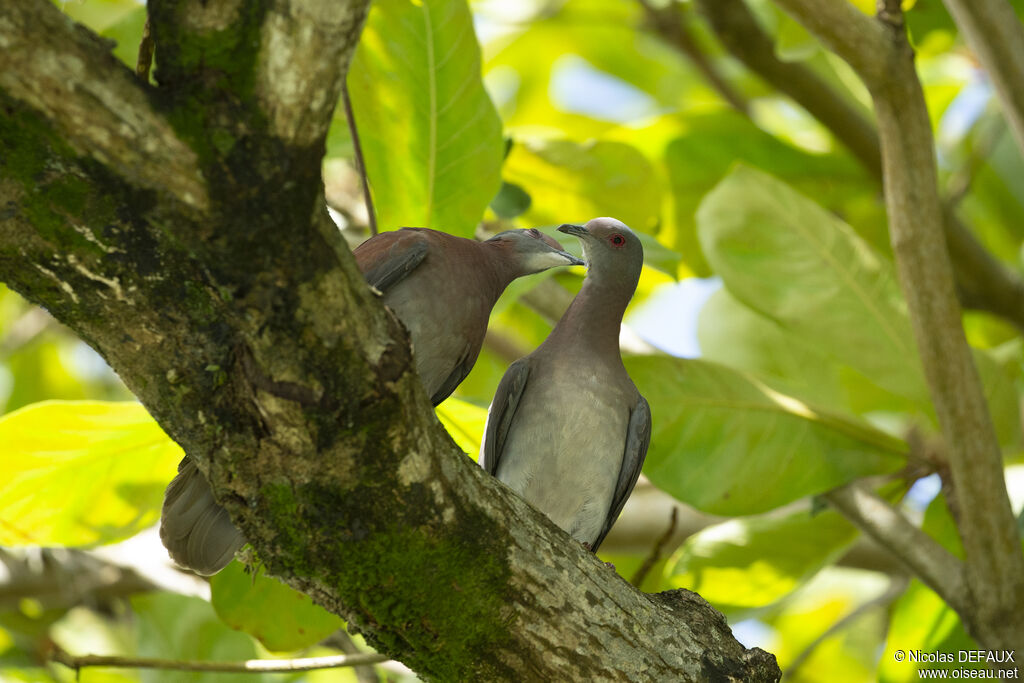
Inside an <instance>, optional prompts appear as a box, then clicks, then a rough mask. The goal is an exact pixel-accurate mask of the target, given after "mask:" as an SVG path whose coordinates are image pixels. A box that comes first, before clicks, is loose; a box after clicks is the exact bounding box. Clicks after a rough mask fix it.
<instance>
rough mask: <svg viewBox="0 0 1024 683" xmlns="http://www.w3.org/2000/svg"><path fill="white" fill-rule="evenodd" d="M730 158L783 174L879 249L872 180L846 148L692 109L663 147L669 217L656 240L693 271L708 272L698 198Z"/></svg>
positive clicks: (880, 226)
mask: <svg viewBox="0 0 1024 683" xmlns="http://www.w3.org/2000/svg"><path fill="white" fill-rule="evenodd" d="M736 161H741V162H743V163H746V164H750V165H751V166H754V167H756V168H760V169H763V170H765V171H769V172H771V173H772V174H774V175H776V176H778V177H780V178H783V179H785V180H786V181H787V182H790V183H793V185H794V186H795V187H797V188H799V189H800V190H801V191H803V192H806V193H808V194H810V195H811V196H813V197H815V198H816V199H817V200H818V201H819V202H821V203H822V204H824V205H825V206H827V207H828V208H830V209H833V210H836V211H841V212H842V213H843V215H845V216H848V217H849V218H850V220H851V221H853V222H854V223H855V224H856V225H857V227H858V229H860V230H862V231H863V232H864V233H865V234H867V235H868V238H869V239H870V240H871V242H872V244H875V245H876V246H878V247H881V248H885V245H887V239H888V237H887V235H886V232H885V222H884V214H883V213H882V210H881V208H880V206H879V203H878V201H877V198H876V196H877V189H876V188H875V185H874V181H873V180H872V179H871V178H870V177H869V176H868V175H867V174H866V173H865V172H864V171H863V169H861V168H860V166H858V165H857V163H856V162H855V161H853V160H852V159H851V158H850V157H849V156H848V155H845V154H839V153H832V154H811V153H809V152H806V151H804V150H801V149H798V148H797V147H794V146H792V145H789V144H787V143H785V142H782V141H780V140H779V139H778V138H775V137H773V136H772V135H769V134H768V133H766V132H764V131H763V130H761V129H759V128H758V127H757V126H755V125H754V124H753V123H751V122H750V120H749V119H747V118H745V117H742V116H739V115H738V114H733V113H728V112H715V113H714V114H713V115H706V116H691V117H689V118H688V119H687V130H686V132H685V133H684V134H683V135H681V136H679V137H677V138H676V139H674V140H672V142H670V143H669V145H668V147H667V148H666V149H665V166H666V168H667V170H668V177H669V183H670V187H671V189H672V203H673V221H672V223H671V224H670V225H668V226H667V230H666V233H665V234H664V235H662V236H661V237H662V239H663V240H664V241H665V242H666V244H668V245H670V246H671V247H673V248H674V249H675V250H677V251H679V252H680V253H681V254H683V258H684V260H685V262H686V263H687V265H688V266H689V267H690V268H691V269H692V270H693V272H694V273H695V274H697V275H701V276H706V275H708V274H709V273H710V270H709V267H708V264H707V261H706V260H705V255H704V253H703V251H702V248H701V244H700V243H699V242H698V240H697V224H696V222H695V213H696V211H697V206H698V205H699V204H700V202H701V199H702V198H703V197H704V196H705V195H706V194H707V193H708V191H710V190H711V189H712V188H713V187H714V186H715V183H717V182H719V181H720V180H721V179H722V178H723V177H724V176H725V175H726V173H727V172H728V171H729V169H730V168H731V167H732V165H733V164H734V163H735V162H736Z"/></svg>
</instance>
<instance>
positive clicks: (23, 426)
mask: <svg viewBox="0 0 1024 683" xmlns="http://www.w3.org/2000/svg"><path fill="white" fill-rule="evenodd" d="M0 450H2V452H3V454H4V457H3V459H2V460H0V482H3V484H0V545H10V546H20V545H64V546H91V545H97V544H102V543H110V542H113V541H118V540H122V539H124V538H128V537H129V536H132V535H133V534H135V533H137V532H138V531H140V530H142V529H144V528H146V527H147V526H149V525H151V524H153V523H154V522H155V521H156V520H157V518H158V517H159V514H160V504H161V501H162V500H163V492H164V488H165V487H166V486H167V482H169V481H170V480H171V478H172V477H173V476H174V473H175V471H176V466H177V463H178V461H179V460H181V458H182V455H183V453H182V450H181V448H180V447H178V445H177V444H176V443H174V442H173V441H171V440H170V439H169V438H168V437H167V435H166V434H164V432H163V430H161V429H160V427H159V426H158V425H157V423H156V422H155V421H154V420H153V418H152V417H150V416H149V413H147V412H146V409H145V408H143V407H142V406H141V405H140V404H138V403H127V402H126V403H111V402H103V401H44V402H42V403H34V404H32V405H29V406H25V407H24V408H22V409H20V410H17V411H15V412H13V413H10V414H8V415H5V416H3V417H2V418H0Z"/></svg>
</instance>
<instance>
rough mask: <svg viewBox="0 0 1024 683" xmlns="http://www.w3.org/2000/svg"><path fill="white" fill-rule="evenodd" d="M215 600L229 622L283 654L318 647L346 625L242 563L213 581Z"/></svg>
mask: <svg viewBox="0 0 1024 683" xmlns="http://www.w3.org/2000/svg"><path fill="white" fill-rule="evenodd" d="M210 602H211V603H212V604H213V608H214V609H215V610H216V611H217V616H218V617H220V619H221V621H223V622H224V623H225V624H227V625H228V626H230V627H231V628H234V629H237V630H239V631H245V632H246V633H248V634H249V635H251V636H254V637H255V638H256V639H257V640H259V641H260V642H261V643H263V644H264V645H265V646H266V647H267V649H268V650H274V651H277V652H284V651H289V650H298V649H300V648H304V647H309V646H310V645H315V644H317V643H319V642H320V641H321V640H323V639H324V638H326V637H327V636H329V635H331V634H332V633H334V632H335V631H337V630H338V629H339V628H342V627H343V626H344V622H343V621H342V620H341V617H338V616H335V615H333V614H331V613H330V612H328V611H327V610H325V609H324V608H323V607H321V606H320V605H315V604H313V601H312V600H311V599H310V597H309V596H308V595H305V594H303V593H300V592H298V591H297V590H295V589H294V588H291V587H290V586H287V585H285V584H283V583H281V582H280V581H278V580H277V579H272V578H270V577H269V576H264V575H263V574H262V573H258V574H257V575H255V576H253V575H252V574H250V573H248V572H247V571H246V568H245V565H243V564H242V563H241V562H237V561H235V562H232V563H231V564H229V565H228V566H227V567H225V568H224V569H223V570H222V571H221V572H219V573H217V574H216V575H214V576H213V577H212V578H211V579H210Z"/></svg>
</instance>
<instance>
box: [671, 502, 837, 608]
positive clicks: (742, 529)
mask: <svg viewBox="0 0 1024 683" xmlns="http://www.w3.org/2000/svg"><path fill="white" fill-rule="evenodd" d="M856 538H857V530H856V529H855V528H854V527H853V525H852V524H850V523H849V522H847V521H846V520H845V519H843V517H842V516H840V515H839V514H838V513H836V512H835V511H832V510H826V511H824V512H822V513H820V514H817V515H814V516H812V515H811V513H810V512H809V511H807V510H803V511H800V512H796V513H793V514H789V515H786V516H783V517H780V516H778V515H772V516H764V517H749V518H745V519H733V520H729V521H727V522H722V523H720V524H715V525H714V526H710V527H707V528H705V529H703V530H701V531H699V532H698V533H696V534H694V535H693V536H691V537H689V538H688V539H686V541H685V542H684V543H683V545H682V546H681V547H680V548H679V550H677V551H676V553H675V555H674V556H673V557H672V559H671V560H669V563H668V566H667V567H666V572H665V579H666V582H667V583H668V584H670V585H671V587H673V588H688V589H690V590H692V591H696V592H697V593H700V595H701V597H703V598H704V599H705V600H707V601H708V602H710V603H711V604H712V605H714V607H715V608H716V609H719V610H722V611H724V612H725V613H726V614H728V615H730V616H733V617H738V616H741V615H743V614H744V613H746V612H749V611H750V610H754V609H757V608H761V607H766V606H768V605H771V604H772V603H775V602H777V601H779V600H781V599H782V598H784V597H786V596H787V595H789V594H790V593H792V592H793V591H794V590H796V589H797V588H799V587H800V586H801V585H803V584H804V583H805V582H807V581H808V580H809V579H810V578H811V577H812V576H814V575H815V574H816V573H817V572H818V570H820V569H821V568H822V567H824V566H826V565H828V564H831V563H832V562H833V561H835V560H836V559H837V558H838V557H839V556H840V555H842V554H843V552H844V551H845V550H846V549H847V548H848V547H849V545H850V544H851V543H853V541H854V540H855V539H856Z"/></svg>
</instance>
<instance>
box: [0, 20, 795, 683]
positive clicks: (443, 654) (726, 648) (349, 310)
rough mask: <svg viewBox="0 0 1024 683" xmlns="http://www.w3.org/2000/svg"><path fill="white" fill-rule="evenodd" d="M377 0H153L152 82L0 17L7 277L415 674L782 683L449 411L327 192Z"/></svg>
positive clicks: (323, 595)
mask: <svg viewBox="0 0 1024 683" xmlns="http://www.w3.org/2000/svg"><path fill="white" fill-rule="evenodd" d="M367 4H368V2H367V0H352V1H350V2H347V3H344V4H339V3H335V2H331V1H330V0H319V1H318V0H305V1H304V0H263V1H261V2H252V3H246V2H241V1H240V0H234V1H230V0H224V1H222V2H203V1H202V0H191V1H188V0H186V1H180V2H176V1H173V0H151V2H150V3H149V6H148V7H149V12H150V26H151V30H152V35H153V38H154V42H155V45H156V63H157V69H156V72H155V79H156V82H157V83H158V87H151V86H149V85H148V84H146V83H144V82H143V81H141V80H140V79H136V78H135V77H134V76H133V75H132V72H131V71H130V70H129V69H127V68H126V67H124V66H123V65H121V64H120V63H118V62H117V61H116V60H115V59H114V57H113V56H112V55H111V54H110V52H109V46H108V45H106V44H105V43H104V42H103V41H101V40H100V39H98V38H97V37H96V36H94V35H92V34H91V33H89V32H88V31H87V30H85V29H83V28H82V27H79V26H76V25H74V24H73V23H71V22H70V21H69V20H67V19H66V18H65V17H64V16H63V15H61V13H60V12H59V11H58V10H57V9H56V8H55V7H53V5H51V4H50V3H48V2H46V1H45V0H39V1H38V2H29V1H28V0H15V1H14V2H9V3H4V4H3V5H2V6H0V47H2V49H0V207H2V208H0V278H2V279H3V280H4V281H5V282H6V283H7V284H8V285H9V286H10V287H12V288H13V289H15V290H16V291H18V292H20V293H21V294H23V295H24V296H26V297H27V298H29V299H30V300H32V301H34V302H36V303H38V304H40V305H43V306H45V307H46V308H48V309H49V310H50V311H51V312H52V313H53V315H54V316H55V317H56V318H57V319H59V320H61V321H62V322H64V323H65V324H67V325H68V326H69V327H70V328H71V329H73V330H74V331H75V332H77V333H78V334H79V335H80V336H81V337H82V338H83V339H84V340H86V341H87V342H88V343H89V344H90V345H92V346H93V347H94V348H95V349H97V350H98V351H99V352H100V353H101V354H102V355H103V356H104V358H106V360H107V361H108V363H109V364H110V365H111V367H113V368H114V369H115V370H116V371H117V372H118V373H119V374H120V375H121V377H122V379H123V380H124V381H125V383H126V384H127V385H128V386H129V388H131V389H132V391H134V392H135V394H136V395H137V396H138V397H139V399H140V400H141V401H142V402H143V404H145V405H146V407H147V408H148V409H149V411H150V412H151V413H152V415H153V416H154V417H155V418H156V419H157V421H158V422H159V423H160V424H161V426H162V427H163V428H164V429H165V430H166V431H167V433H168V434H169V435H170V436H171V437H172V438H173V439H174V440H175V441H177V442H178V443H179V444H181V445H182V446H183V448H184V449H185V451H186V452H187V453H188V454H189V455H190V456H191V457H192V458H193V459H195V461H196V462H197V464H198V465H199V466H200V468H201V469H203V471H204V472H206V473H207V475H208V477H209V479H210V481H211V484H212V487H213V490H214V492H215V495H216V497H217V499H218V500H219V502H221V504H222V505H224V506H225V507H226V508H227V509H228V510H229V511H230V513H231V515H232V519H233V520H234V521H235V523H236V524H237V525H238V526H239V527H240V528H241V529H242V531H243V532H244V533H245V535H246V537H247V538H248V539H249V541H250V542H251V543H252V545H253V546H254V548H255V549H256V551H257V552H258V554H259V556H260V558H261V559H262V560H263V561H264V562H265V563H266V566H267V568H268V570H269V571H270V572H271V573H273V574H275V575H277V576H279V577H281V578H282V579H284V580H285V581H287V582H288V583H289V584H291V585H292V586H295V587H296V588H298V589H300V590H303V591H305V592H307V593H309V594H310V595H312V596H313V597H314V599H315V600H316V601H317V602H319V603H320V604H322V605H324V606H325V607H327V608H328V609H329V610H331V611H333V612H335V613H337V614H339V615H341V616H343V617H344V618H345V619H347V620H348V621H349V623H350V624H351V625H353V626H355V627H357V628H359V629H360V630H361V631H362V632H363V633H364V634H365V635H366V637H367V639H368V641H369V642H370V643H371V644H373V645H374V646H375V647H377V648H378V649H379V650H381V651H382V652H384V653H386V654H388V655H390V656H392V657H395V658H397V659H399V660H401V661H403V662H405V663H406V664H407V665H409V666H410V667H412V668H413V669H415V670H416V671H417V672H419V673H420V674H421V675H422V676H423V677H424V678H427V679H440V680H465V679H479V680H524V679H538V678H539V679H552V680H577V679H580V680H626V679H629V680H636V679H651V680H737V681H738V680H743V681H761V680H765V681H767V680H777V679H778V677H779V670H778V666H777V665H776V663H775V659H774V657H772V656H771V655H769V654H767V653H765V652H763V651H761V650H758V649H756V648H755V649H753V650H746V649H745V648H743V646H742V645H740V644H739V643H738V642H737V641H736V640H735V639H734V638H733V637H732V634H731V632H730V631H729V629H728V626H727V625H726V623H725V621H724V618H722V617H721V615H720V614H718V613H717V612H715V611H714V610H713V609H711V607H710V606H709V605H707V603H705V602H704V601H703V600H701V599H700V598H699V597H697V596H695V595H694V594H691V593H688V592H686V591H673V592H670V593H667V594H659V595H646V594H643V593H641V592H639V591H637V590H635V589H633V588H632V587H631V586H630V585H629V584H628V583H627V582H626V581H624V580H623V579H621V578H620V577H619V576H618V575H617V574H616V573H615V572H614V571H612V570H611V569H609V568H607V567H606V566H604V565H603V564H602V563H600V562H599V561H598V560H597V559H596V558H595V557H594V556H593V555H592V554H590V553H588V552H585V551H584V550H583V549H582V548H581V547H580V546H579V544H577V543H574V542H572V541H571V539H570V538H569V537H568V536H567V535H566V534H565V533H564V532H562V531H561V530H559V529H558V528H556V527H555V526H554V525H553V524H552V523H551V522H550V521H548V520H547V519H546V518H545V517H544V516H543V515H541V514H540V513H538V512H537V511H535V510H534V509H533V508H531V507H529V506H528V505H527V504H526V503H524V502H523V501H522V500H521V499H519V498H518V497H517V496H515V495H514V494H512V493H511V492H510V491H509V490H508V489H506V488H505V487H503V486H502V485H500V484H499V483H498V482H497V481H495V480H494V479H493V478H491V477H488V476H487V475H486V474H485V473H484V472H483V471H482V470H481V469H480V468H479V467H477V466H476V465H475V464H474V463H472V462H471V461H470V460H469V459H468V458H466V457H465V456H464V455H463V454H462V453H461V452H459V451H458V449H457V448H456V447H455V445H454V444H453V442H452V441H451V439H450V438H449V437H448V435H447V434H446V433H445V431H444V430H443V428H442V427H441V426H440V425H439V423H438V422H437V420H436V418H435V417H434V414H433V410H432V409H431V406H430V402H429V400H428V398H427V397H426V396H425V395H424V392H423V389H422V387H421V385H420V383H419V381H418V379H417V378H416V377H415V374H414V371H413V370H412V368H411V364H410V360H411V354H410V350H409V346H408V341H407V336H406V332H405V330H404V329H403V328H402V327H401V325H400V323H398V322H397V320H396V319H395V318H394V317H393V316H392V315H391V314H390V313H389V312H388V311H387V310H386V309H385V308H384V307H383V306H382V305H381V304H380V303H379V302H378V301H376V299H375V297H374V296H373V294H372V293H371V291H370V290H369V288H367V287H366V286H365V283H364V282H363V279H362V276H361V274H360V273H359V271H358V270H357V268H356V267H355V263H354V260H353V258H352V256H351V254H350V252H349V251H348V249H347V247H346V246H345V244H344V242H343V240H342V238H341V236H340V235H339V233H338V231H337V229H336V228H335V226H334V225H333V223H332V222H331V221H330V219H329V217H328V216H327V213H326V208H325V204H324V199H323V187H322V182H321V179H320V162H321V158H322V155H323V152H324V138H325V135H326V131H327V128H328V126H329V123H330V118H331V113H332V109H333V107H334V105H335V103H336V102H337V100H338V97H339V93H340V92H341V87H342V84H343V79H344V75H345V69H346V65H347V63H348V60H349V57H350V55H351V53H352V50H353V48H354V46H355V43H356V39H357V37H358V32H359V29H360V27H361V25H362V22H363V20H364V17H365V13H366V9H367ZM364 125H372V122H367V123H366V124H364Z"/></svg>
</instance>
